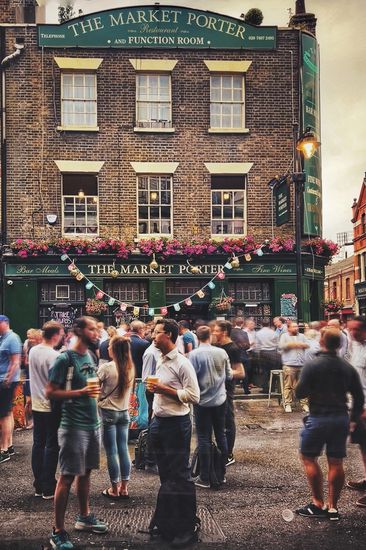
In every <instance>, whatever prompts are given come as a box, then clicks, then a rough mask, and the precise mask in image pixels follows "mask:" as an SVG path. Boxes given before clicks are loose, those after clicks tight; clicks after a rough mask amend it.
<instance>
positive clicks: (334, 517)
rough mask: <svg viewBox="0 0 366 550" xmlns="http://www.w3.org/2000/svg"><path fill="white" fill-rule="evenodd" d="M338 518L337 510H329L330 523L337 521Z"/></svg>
mask: <svg viewBox="0 0 366 550" xmlns="http://www.w3.org/2000/svg"><path fill="white" fill-rule="evenodd" d="M340 518H341V516H340V515H339V512H338V510H336V509H335V508H329V510H328V519H330V521H339V520H340Z"/></svg>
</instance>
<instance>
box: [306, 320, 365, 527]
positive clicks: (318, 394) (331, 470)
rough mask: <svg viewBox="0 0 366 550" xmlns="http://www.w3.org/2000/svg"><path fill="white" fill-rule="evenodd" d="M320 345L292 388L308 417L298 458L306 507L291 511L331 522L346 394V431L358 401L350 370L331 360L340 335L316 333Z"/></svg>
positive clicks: (339, 480)
mask: <svg viewBox="0 0 366 550" xmlns="http://www.w3.org/2000/svg"><path fill="white" fill-rule="evenodd" d="M320 345H321V352H320V354H319V355H318V357H317V358H316V359H314V360H313V361H310V362H309V363H306V364H305V365H304V367H303V369H302V372H301V376H300V380H299V383H298V384H297V386H296V397H297V398H299V399H303V398H305V397H308V398H309V408H310V414H309V415H308V416H306V417H305V418H304V428H303V430H302V432H301V439H300V453H301V458H302V461H303V464H304V469H305V473H306V476H307V479H308V482H309V485H310V488H311V492H312V502H311V503H310V504H308V505H307V506H304V507H303V508H299V509H298V510H296V512H297V513H298V514H299V515H300V516H306V517H311V518H318V519H330V520H332V521H337V520H339V513H338V508H337V503H338V500H339V497H340V493H341V490H342V487H343V484H344V470H343V458H344V457H345V456H346V441H347V436H348V432H349V428H350V426H349V417H348V409H347V393H348V392H349V393H351V395H352V397H353V408H352V411H351V429H352V428H353V425H354V424H353V423H354V422H355V421H357V419H358V418H359V417H360V415H361V413H362V410H363V404H364V396H363V391H362V386H361V382H360V377H359V375H358V374H357V372H356V370H355V369H354V368H353V367H352V366H351V365H350V364H349V363H347V362H346V361H344V360H343V359H341V358H340V357H338V356H337V350H338V348H339V346H340V345H341V336H340V331H339V330H336V329H334V328H331V327H325V328H324V329H322V331H321V338H320ZM324 446H325V447H326V455H327V461H328V504H327V505H325V502H324V496H323V479H322V472H321V469H320V467H319V464H318V457H319V456H320V454H321V452H322V449H323V447H324Z"/></svg>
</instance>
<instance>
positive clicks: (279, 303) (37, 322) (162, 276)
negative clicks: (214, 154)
mask: <svg viewBox="0 0 366 550" xmlns="http://www.w3.org/2000/svg"><path fill="white" fill-rule="evenodd" d="M73 259H74V258H73ZM150 261H151V258H147V257H145V256H141V255H137V256H136V257H132V258H130V259H128V260H126V261H125V260H123V261H120V260H119V259H116V258H113V257H111V256H88V257H86V256H83V257H82V256H79V257H78V258H77V259H76V262H77V263H76V265H77V267H78V269H79V270H80V271H81V273H83V275H84V278H83V280H81V281H80V282H79V281H76V280H75V278H74V277H72V276H71V275H70V271H69V269H68V262H62V261H61V259H60V257H59V256H56V255H50V256H43V257H37V258H34V257H31V258H26V259H21V258H19V257H16V256H9V257H6V256H5V257H3V276H4V285H3V288H4V296H3V299H4V312H5V313H6V314H7V315H8V316H9V318H10V319H11V326H12V328H13V329H14V330H15V331H16V332H18V333H19V334H20V335H21V336H22V337H24V335H25V333H26V331H27V329H28V328H30V327H39V326H41V324H42V323H43V322H44V321H45V320H47V319H50V318H58V319H60V320H63V319H65V323H66V324H67V323H70V315H71V317H72V315H80V314H81V313H83V312H84V311H85V307H84V306H85V301H86V299H87V298H88V297H94V296H95V292H96V289H97V288H100V289H101V290H103V291H104V292H105V293H106V296H105V297H104V300H105V301H107V296H108V295H109V296H114V297H115V298H116V303H115V304H114V305H113V306H110V307H109V308H108V312H107V314H106V315H105V316H104V317H105V321H106V322H107V323H108V324H116V323H118V321H119V320H120V319H121V317H120V315H121V314H120V311H119V302H120V301H122V302H125V303H126V304H128V305H130V304H131V305H134V306H138V307H139V308H140V309H139V316H140V318H142V319H144V320H146V319H149V318H151V315H150V316H149V308H150V312H151V308H155V310H154V314H155V315H159V314H160V308H161V307H164V306H170V307H169V308H168V316H172V317H175V318H192V319H196V318H203V319H210V318H213V317H215V316H217V315H222V314H221V313H220V314H219V313H215V312H212V311H211V310H210V309H209V304H210V302H211V300H212V299H213V298H215V297H217V296H220V294H221V293H222V292H224V293H225V294H227V295H231V296H233V297H234V303H233V308H232V310H231V311H230V312H229V314H224V315H225V317H227V318H230V317H232V316H235V315H245V316H253V317H254V318H255V319H256V320H257V321H260V319H261V318H263V317H265V316H270V317H273V316H274V315H281V314H283V315H285V316H286V314H287V315H290V314H291V297H293V296H294V295H295V293H296V264H295V256H294V255H293V254H285V255H282V256H281V255H279V254H275V255H272V254H265V255H264V256H263V257H261V258H255V259H252V260H251V261H250V262H246V261H245V260H244V258H242V259H241V262H240V268H239V269H231V270H225V279H223V280H219V279H218V278H217V277H216V275H217V273H218V272H219V271H220V270H221V269H222V267H223V265H224V264H225V259H223V257H222V256H206V257H203V258H199V259H198V258H196V259H194V261H193V263H194V265H195V266H198V267H199V273H197V274H195V275H192V273H191V272H190V267H189V265H188V263H187V258H185V257H183V256H177V257H174V258H169V259H167V260H165V261H162V260H161V259H159V258H158V263H159V266H158V268H156V269H152V268H151V267H150V266H149V262H150ZM303 263H304V265H303V278H302V287H303V311H304V320H305V321H310V320H315V319H319V318H320V317H321V310H320V303H321V299H322V296H323V280H324V265H325V260H324V258H320V257H312V256H310V255H309V258H307V257H306V256H305V257H304V258H303ZM114 269H115V270H116V271H118V273H119V275H118V277H115V278H113V277H112V276H111V273H112V271H113V270H114ZM88 280H89V281H91V282H92V283H93V284H94V285H95V287H93V288H92V289H90V290H88V289H86V287H85V283H86V282H87V281H88ZM209 281H214V284H215V288H214V289H210V288H208V286H205V285H207V284H208V282H209ZM202 287H204V293H205V295H204V297H202V298H199V297H198V296H196V295H195V296H194V297H193V298H192V305H191V306H187V305H186V304H185V303H184V300H185V299H186V298H187V297H188V296H191V295H192V294H194V293H195V292H197V291H199V290H200V289H201V288H202ZM128 298H132V299H128ZM178 302H179V303H180V304H181V307H180V310H179V311H175V309H174V307H173V304H175V303H178ZM295 309H296V308H295ZM117 310H118V311H117ZM116 311H117V313H116ZM293 313H294V312H293ZM116 314H117V317H116ZM295 314H296V311H295ZM125 316H127V317H126V319H127V320H128V319H129V318H131V316H132V308H128V309H127V312H126V313H123V318H124V317H125Z"/></svg>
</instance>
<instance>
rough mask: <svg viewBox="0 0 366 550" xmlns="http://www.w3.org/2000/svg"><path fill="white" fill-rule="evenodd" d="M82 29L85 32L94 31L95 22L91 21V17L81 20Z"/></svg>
mask: <svg viewBox="0 0 366 550" xmlns="http://www.w3.org/2000/svg"><path fill="white" fill-rule="evenodd" d="M80 26H81V31H82V33H83V34H86V33H87V32H93V31H94V30H95V29H93V24H92V22H91V19H87V20H86V21H80Z"/></svg>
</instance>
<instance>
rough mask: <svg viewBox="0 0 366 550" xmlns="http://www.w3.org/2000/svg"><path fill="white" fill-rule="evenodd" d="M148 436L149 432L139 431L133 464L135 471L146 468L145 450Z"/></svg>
mask: <svg viewBox="0 0 366 550" xmlns="http://www.w3.org/2000/svg"><path fill="white" fill-rule="evenodd" d="M148 436H149V430H148V429H146V430H141V432H140V433H139V437H138V439H137V443H136V447H135V462H134V466H135V468H136V470H145V466H146V448H147V439H148Z"/></svg>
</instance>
